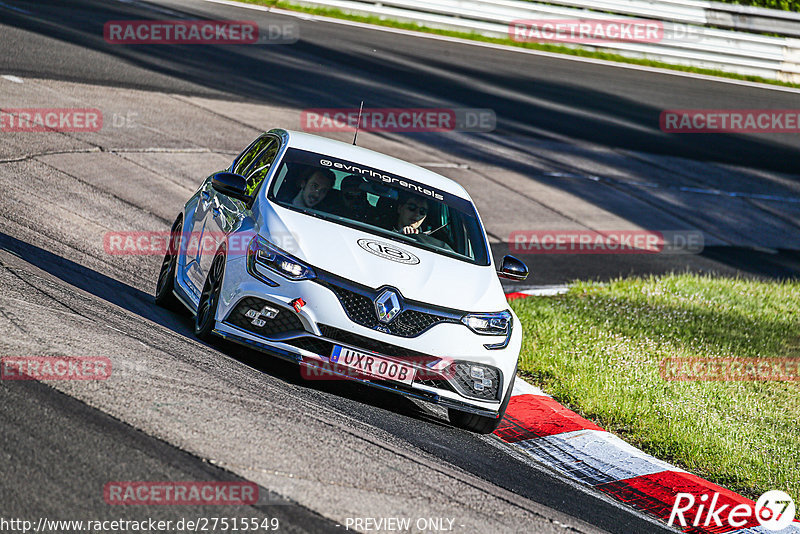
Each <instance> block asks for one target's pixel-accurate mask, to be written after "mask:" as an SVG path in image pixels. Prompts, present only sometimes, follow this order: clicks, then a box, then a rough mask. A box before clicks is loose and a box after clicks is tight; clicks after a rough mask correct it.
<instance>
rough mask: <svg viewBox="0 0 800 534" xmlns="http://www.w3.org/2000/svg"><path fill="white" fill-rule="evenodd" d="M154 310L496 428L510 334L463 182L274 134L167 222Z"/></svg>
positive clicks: (512, 323) (513, 360)
mask: <svg viewBox="0 0 800 534" xmlns="http://www.w3.org/2000/svg"><path fill="white" fill-rule="evenodd" d="M172 235H173V236H174V239H173V240H171V244H170V247H169V251H168V252H167V254H166V257H165V258H164V261H163V263H162V267H161V272H160V275H159V279H158V286H157V288H156V295H155V300H156V302H157V303H158V304H160V305H163V306H174V305H176V304H177V303H181V304H183V305H184V306H186V307H187V308H188V309H189V310H190V311H191V312H192V313H193V314H194V316H195V333H196V335H197V336H198V337H199V338H201V339H209V338H210V337H211V336H214V335H217V336H221V337H223V338H226V339H230V340H233V341H235V342H238V343H242V344H245V345H249V346H251V347H254V348H256V349H258V350H261V351H264V352H266V353H269V354H272V355H277V356H280V357H283V358H286V359H289V360H291V361H294V362H296V363H298V364H300V365H301V366H303V370H304V372H306V374H308V373H311V374H314V373H316V374H314V376H327V377H330V378H343V379H350V380H357V381H360V382H362V383H364V384H367V385H370V386H373V387H379V388H383V389H387V390H391V391H394V392H397V393H400V394H402V395H406V396H409V397H413V398H416V399H422V400H424V401H429V402H433V403H437V404H440V405H442V406H445V407H446V408H447V409H448V416H449V419H450V421H451V423H453V424H454V425H456V426H459V427H462V428H466V429H469V430H472V431H475V432H481V433H488V432H492V431H493V430H495V429H496V428H497V426H498V424H499V422H500V419H501V418H502V416H503V414H504V412H505V409H506V406H507V404H508V401H509V398H510V396H511V390H512V387H513V383H514V376H515V373H516V366H517V358H518V356H519V351H520V345H521V338H522V333H521V328H520V327H519V322H518V319H517V317H516V316H515V315H514V312H513V311H512V310H511V309H510V308H509V307H508V304H507V302H506V299H505V295H504V293H503V289H502V287H501V285H500V281H499V279H498V276H500V277H505V278H509V279H515V280H524V279H525V277H526V276H527V268H526V267H525V265H524V264H523V263H522V262H520V261H519V260H517V259H516V258H513V257H511V256H506V257H505V258H504V259H503V261H502V265H500V266H499V268H496V267H495V265H494V261H493V259H492V256H491V254H490V250H489V244H488V240H487V238H486V233H485V231H484V229H483V225H482V223H481V219H480V217H479V216H478V213H477V211H476V209H475V206H474V205H473V203H472V200H471V199H470V197H469V195H468V194H467V192H466V191H465V190H464V188H463V187H461V186H460V185H459V184H457V183H455V182H454V181H452V180H449V179H447V178H445V177H443V176H440V175H438V174H436V173H434V172H431V171H428V170H426V169H423V168H421V167H417V166H416V165H412V164H410V163H406V162H404V161H400V160H398V159H395V158H392V157H389V156H386V155H383V154H379V153H376V152H373V151H371V150H367V149H364V148H361V147H357V146H354V145H349V144H345V143H340V142H338V141H333V140H330V139H326V138H322V137H318V136H314V135H310V134H305V133H299V132H293V131H287V130H280V129H275V130H271V131H269V132H267V133H265V134H263V135H261V136H260V137H258V139H256V140H255V141H254V142H253V143H252V144H251V145H250V146H249V147H248V148H247V149H246V150H244V152H242V153H241V154H240V155H239V156H238V157H237V158H236V159H235V160H234V161H233V163H232V164H231V166H230V168H229V169H227V170H226V171H224V172H218V173H216V174H213V175H212V176H210V177H208V178H207V179H206V180H205V181H204V182H203V183H202V184H201V185H200V188H199V189H198V190H197V192H196V193H195V194H194V195H192V197H191V198H190V199H189V201H188V202H187V203H186V205H185V206H184V208H183V209H182V210H181V212H180V213H179V214H178V216H177V218H176V220H175V223H174V225H173V227H172Z"/></svg>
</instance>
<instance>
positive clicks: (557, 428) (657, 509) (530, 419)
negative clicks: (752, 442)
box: [495, 290, 800, 534]
mask: <svg viewBox="0 0 800 534" xmlns="http://www.w3.org/2000/svg"><path fill="white" fill-rule="evenodd" d="M527 291H532V292H531V293H528V292H527ZM527 291H526V292H519V293H510V294H509V295H507V296H508V298H509V299H513V298H521V297H522V296H529V295H531V294H537V295H543V294H551V295H552V294H560V293H563V292H564V291H560V290H559V292H555V293H554V292H550V293H547V292H545V291H541V290H540V292H538V293H534V292H533V291H536V290H527ZM551 291H553V290H551ZM495 435H496V436H497V437H498V438H500V439H501V440H502V441H504V442H506V443H507V444H508V445H510V446H512V447H514V448H515V449H516V450H517V451H518V452H521V453H523V454H525V455H527V456H529V457H531V458H533V459H534V460H536V461H537V462H540V463H543V464H545V465H547V466H549V467H551V468H553V469H554V470H556V471H557V472H559V473H561V474H562V475H564V476H566V477H567V478H571V479H573V480H576V481H578V482H580V483H583V484H586V485H588V486H591V487H593V488H595V489H597V490H599V491H602V492H603V493H605V494H607V495H609V496H611V497H613V498H614V499H616V500H618V501H621V502H623V503H624V504H626V505H628V506H631V507H633V508H635V509H637V510H640V511H642V512H644V513H645V514H648V515H650V516H654V517H656V518H658V519H660V520H661V521H663V522H664V523H667V522H668V521H669V517H670V514H671V512H672V508H673V505H674V504H675V501H676V499H677V497H678V494H679V493H688V494H691V495H693V496H694V498H695V499H694V502H695V504H694V506H692V507H691V508H689V509H688V510H687V511H685V512H684V517H685V518H686V519H687V525H688V526H686V527H681V526H680V525H679V524H677V522H676V524H675V526H676V528H678V529H679V530H681V529H682V530H683V531H684V532H689V533H692V534H706V533H708V534H711V533H714V534H721V533H731V534H800V522H797V520H796V521H795V523H793V524H792V525H790V526H789V527H786V528H784V529H783V530H777V531H776V530H768V529H766V528H764V527H762V526H761V525H760V524H759V523H758V521H757V520H756V519H755V518H754V517H752V516H750V517H747V518H744V519H745V520H746V522H745V524H744V525H743V526H741V527H738V528H737V527H732V526H729V525H726V524H725V522H724V521H723V526H719V525H717V524H716V522H715V521H714V520H713V518H711V519H709V518H708V513H707V512H708V509H709V504H710V503H711V499H712V498H713V495H714V494H718V495H719V497H718V498H717V501H716V509H720V507H722V506H725V505H727V508H726V511H727V512H730V510H732V509H733V507H734V506H736V505H739V504H745V505H748V506H750V507H751V508H750V509H751V510H752V509H755V502H753V501H752V500H750V499H747V498H745V497H743V496H741V495H739V494H737V493H734V492H732V491H730V490H728V489H725V488H723V487H721V486H718V485H716V484H713V483H711V482H709V481H707V480H703V479H702V478H700V477H698V476H696V475H693V474H691V473H689V472H687V471H684V470H683V469H680V468H678V467H675V466H673V465H671V464H669V463H667V462H664V461H662V460H659V459H658V458H655V457H653V456H650V455H649V454H645V453H644V452H642V451H640V450H639V449H637V448H636V447H633V446H632V445H629V444H628V443H626V442H624V441H623V440H622V439H620V438H618V437H617V436H615V435H613V434H611V433H609V432H607V431H605V430H603V429H602V428H600V427H599V426H597V425H596V424H594V423H592V422H591V421H588V420H587V419H584V418H583V417H581V416H580V415H578V414H577V413H575V412H573V411H571V410H569V409H567V408H565V407H564V406H562V405H561V404H559V403H558V402H557V401H556V400H555V399H553V398H552V397H550V396H549V395H547V394H546V393H544V392H543V391H542V390H540V389H539V388H537V387H535V386H532V385H530V384H528V383H527V382H525V381H523V380H521V379H519V378H517V380H516V383H515V384H514V390H513V392H512V397H511V400H510V402H509V404H508V409H507V410H506V415H505V417H504V418H503V421H502V422H501V423H500V426H499V427H498V429H497V430H496V431H495ZM703 495H707V496H708V497H707V498H706V499H705V500H702V499H701V496H703ZM727 512H726V513H727ZM726 513H723V514H722V517H723V518H724V517H726ZM697 517H699V518H700V520H699V521H697V523H698V525H697V526H694V525H693V523H694V522H695V518H697ZM707 519H708V521H707Z"/></svg>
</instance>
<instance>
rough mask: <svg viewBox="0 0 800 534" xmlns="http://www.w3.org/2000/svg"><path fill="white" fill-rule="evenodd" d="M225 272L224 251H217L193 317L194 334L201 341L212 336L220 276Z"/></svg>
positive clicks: (220, 286)
mask: <svg viewBox="0 0 800 534" xmlns="http://www.w3.org/2000/svg"><path fill="white" fill-rule="evenodd" d="M224 273H225V253H224V252H222V251H220V252H217V254H216V256H215V257H214V262H213V263H212V264H211V269H209V271H208V276H207V277H206V283H205V285H204V286H203V292H202V293H201V294H200V302H199V304H198V305H197V314H196V315H195V318H194V335H195V336H197V337H198V338H199V339H202V340H203V341H210V340H211V338H212V337H213V336H214V334H213V332H214V324H215V323H216V319H215V318H216V315H217V305H218V304H219V294H220V291H221V290H222V276H223V274H224Z"/></svg>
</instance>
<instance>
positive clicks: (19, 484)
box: [0, 0, 800, 533]
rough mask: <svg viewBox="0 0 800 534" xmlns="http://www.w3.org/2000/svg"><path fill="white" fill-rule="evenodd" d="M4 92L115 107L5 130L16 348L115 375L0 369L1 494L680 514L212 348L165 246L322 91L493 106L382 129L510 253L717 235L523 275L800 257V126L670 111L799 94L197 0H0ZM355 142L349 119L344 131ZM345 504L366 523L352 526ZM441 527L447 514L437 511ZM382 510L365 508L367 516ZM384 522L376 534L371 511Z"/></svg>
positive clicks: (600, 525)
mask: <svg viewBox="0 0 800 534" xmlns="http://www.w3.org/2000/svg"><path fill="white" fill-rule="evenodd" d="M182 18H185V19H195V18H210V19H229V20H254V21H256V22H257V23H258V24H259V25H260V26H267V25H269V24H274V23H278V22H286V21H288V22H292V23H296V24H297V25H298V28H299V36H300V39H299V40H298V41H297V42H296V43H295V44H286V45H262V44H257V45H217V46H208V45H180V46H179V45H174V46H166V45H137V46H127V45H112V44H109V43H107V42H106V41H104V39H103V26H104V24H105V23H106V22H107V21H110V20H145V19H182ZM0 50H2V53H0V76H2V77H0V109H3V110H5V109H13V108H73V107H80V108H94V109H99V110H101V111H102V113H103V116H104V119H105V120H104V126H103V128H102V130H100V131H98V132H83V133H75V132H52V131H50V132H39V133H34V132H8V131H1V132H0V139H2V142H1V143H0V187H2V190H3V200H2V202H1V203H0V267H2V268H1V269H0V288H1V289H2V290H1V291H0V332H2V337H1V338H0V354H2V355H3V356H19V355H28V356H44V355H73V356H105V357H108V358H109V359H110V360H111V361H112V362H113V365H114V373H113V374H112V376H111V378H109V379H108V380H105V381H87V382H74V381H62V382H50V383H40V382H35V381H6V380H3V381H0V397H2V405H3V408H2V409H0V435H1V436H2V447H0V453H1V454H2V462H1V463H0V516H2V517H3V518H6V519H8V518H22V519H27V520H31V521H34V522H36V521H38V520H39V519H40V518H42V517H46V518H48V519H67V520H69V519H74V520H80V519H83V520H103V519H109V520H110V519H119V518H122V519H137V520H141V519H146V518H156V519H161V520H172V521H178V520H180V519H182V518H184V519H185V518H195V519H196V518H198V517H212V516H221V515H225V516H228V517H234V516H236V517H254V518H259V519H263V518H268V519H269V518H277V519H278V520H279V522H280V531H287V532H336V531H346V529H347V528H348V525H352V519H353V518H362V519H363V518H380V517H410V518H413V519H415V520H416V519H418V518H442V519H452V531H454V532H537V533H538V532H542V533H549V532H615V533H631V532H641V533H648V532H666V531H669V529H667V528H666V527H664V526H661V525H659V524H657V523H655V522H653V521H652V520H650V519H648V518H646V517H643V516H641V515H639V514H638V513H636V512H634V511H632V510H629V509H627V508H625V507H623V506H621V505H619V504H617V503H615V502H612V501H610V500H609V499H607V498H605V497H602V496H600V495H599V494H597V493H595V492H592V491H590V490H588V489H585V488H582V487H579V486H578V485H576V484H574V483H572V482H570V481H567V480H565V479H563V478H562V477H560V476H558V475H557V474H556V473H554V472H552V471H551V470H550V469H548V468H547V467H545V466H543V465H539V464H537V463H535V462H533V461H531V460H528V459H526V458H522V457H519V456H517V455H515V454H512V453H510V452H509V451H508V450H507V449H506V448H505V447H504V446H503V444H502V443H501V442H500V441H499V440H497V439H496V438H494V437H492V436H477V435H474V434H470V433H467V432H464V431H461V430H458V429H455V428H453V427H451V426H450V425H449V424H448V423H447V418H446V414H445V412H444V410H442V409H440V408H437V407H433V406H430V405H424V404H421V403H416V402H413V401H411V400H407V399H403V398H400V397H397V396H394V395H390V394H387V393H382V392H379V391H373V390H369V389H365V388H363V387H361V386H358V385H355V384H348V383H331V382H307V381H303V380H302V379H301V378H300V377H299V373H298V371H297V370H296V369H295V368H294V367H293V366H292V365H290V364H287V363H284V362H282V361H279V360H277V359H274V358H270V357H267V356H264V355H262V354H260V353H256V352H254V351H250V350H247V349H243V348H241V347H238V346H233V345H229V344H227V343H224V342H219V343H215V344H213V345H208V344H204V343H201V342H198V341H197V340H196V339H195V338H194V337H193V335H192V319H191V318H190V317H189V316H188V315H181V314H175V313H170V312H168V311H165V310H163V309H160V308H158V307H156V306H155V305H154V304H153V302H152V293H153V289H154V287H155V282H156V278H157V274H158V269H159V266H160V262H161V257H160V256H155V255H117V254H109V253H108V252H107V250H106V249H105V248H104V243H103V237H104V235H105V234H106V233H107V232H111V231H127V230H144V231H148V230H152V231H160V230H167V229H168V228H169V225H170V224H171V222H172V221H173V219H174V217H175V215H176V214H177V212H178V210H179V209H180V208H181V206H182V204H183V202H185V200H186V199H187V198H188V197H189V196H190V195H191V194H192V193H193V192H194V190H195V189H196V188H197V185H198V184H199V183H200V181H201V180H202V179H204V178H205V177H206V176H208V175H209V174H211V173H212V172H214V171H217V170H221V169H223V168H225V167H227V166H228V165H229V164H230V161H231V159H232V158H233V157H235V155H236V154H238V153H239V151H241V150H242V149H243V148H244V147H245V146H246V145H247V144H248V143H249V142H250V141H251V140H252V139H254V138H255V136H256V135H258V133H259V132H261V131H264V130H267V129H270V128H272V127H285V128H290V129H299V128H300V117H301V110H303V109H308V108H337V107H345V108H353V107H357V106H358V103H359V102H360V101H361V100H364V101H365V106H368V107H371V108H378V107H391V108H402V107H411V108H423V107H438V108H441V107H451V108H481V109H491V110H493V112H494V114H495V115H496V120H497V126H496V129H495V130H494V131H492V132H483V133H471V132H430V133H415V134H399V133H393V134H390V133H380V132H362V133H360V134H359V145H361V146H365V147H368V148H373V149H375V150H378V151H381V152H385V153H388V154H391V155H394V156H397V157H400V158H402V159H406V160H408V161H411V162H413V163H416V164H418V165H422V166H425V167H428V168H431V169H433V170H436V171H437V172H440V173H442V174H444V175H445V176H448V177H450V178H453V179H455V180H458V181H459V182H460V183H462V184H463V185H464V186H465V187H466V188H467V190H468V191H469V192H470V194H471V195H472V197H473V198H474V199H475V201H476V204H477V206H478V209H479V211H480V213H481V215H482V217H483V220H484V223H485V225H486V227H487V230H488V233H489V236H490V239H491V241H492V246H493V253H494V254H495V256H501V255H502V254H504V253H506V252H508V251H509V250H511V249H513V248H514V244H513V243H509V237H510V236H511V234H512V232H515V231H525V230H535V229H539V230H541V229H544V230H587V229H588V230H601V231H602V230H627V229H632V230H637V229H648V230H656V231H669V232H700V233H702V235H703V239H704V242H703V250H702V252H700V253H691V252H687V251H677V252H676V253H673V254H655V255H636V254H628V255H587V254H558V255H546V254H544V255H543V254H526V253H525V252H524V251H519V250H512V253H515V254H518V255H520V257H521V258H522V259H524V260H525V261H526V263H527V264H528V265H529V267H530V268H531V270H532V275H531V277H530V279H529V281H528V283H527V285H522V286H511V285H509V286H508V289H509V290H517V289H520V288H524V287H527V286H535V285H548V284H562V283H567V282H569V281H571V280H573V279H601V280H603V279H609V278H612V277H615V276H620V275H622V276H625V275H630V274H648V273H664V272H669V271H673V270H677V271H683V270H691V271H693V272H717V273H721V274H731V275H732V274H739V275H742V276H753V277H761V278H780V277H794V276H797V274H798V272H800V253H798V250H800V181H798V178H799V176H798V174H797V172H798V171H797V169H798V166H797V161H798V156H800V137H798V136H797V135H789V134H747V135H744V134H737V135H734V134H725V135H722V134H713V135H712V134H695V135H676V134H665V133H663V132H661V131H660V130H659V127H658V117H659V114H660V112H661V111H662V110H664V109H682V108H717V109H719V108H744V109H752V108H775V109H790V108H793V107H796V103H797V101H798V93H797V92H796V91H792V90H774V89H770V88H762V87H758V86H755V85H752V84H740V83H727V82H721V81H714V80H706V79H702V78H698V77H690V76H678V75H674V74H668V73H659V72H651V71H648V70H643V69H632V68H620V67H617V66H609V65H604V64H600V63H593V62H583V61H572V60H569V59H564V58H554V57H548V56H546V55H536V54H525V53H520V52H515V51H505V50H500V49H494V48H488V47H481V46H475V45H469V44H463V43H458V42H449V41H445V40H439V39H431V38H422V37H419V36H413V35H406V34H404V33H398V32H388V31H380V30H375V29H369V28H363V27H360V26H358V25H352V24H337V23H332V22H328V21H324V20H320V19H318V18H313V17H306V16H303V17H295V16H290V15H286V14H279V13H268V12H263V11H256V10H248V9H245V8H242V7H236V6H230V5H224V4H217V3H209V2H204V1H199V0H198V1H177V0H163V1H156V2H143V1H136V0H129V1H110V0H108V1H106V0H98V1H94V2H89V1H81V0H72V1H8V0H6V1H3V2H0ZM326 135H331V136H333V137H335V138H338V139H342V140H347V139H349V138H350V135H351V134H348V133H334V134H326ZM126 480H128V481H129V480H175V481H181V480H224V481H243V480H246V481H252V482H254V483H256V484H257V485H258V486H259V488H260V490H259V496H260V497H259V501H258V502H257V503H255V504H252V505H249V506H239V507H219V506H217V507H202V506H200V507H198V506H183V507H181V506H161V507H159V506H113V505H109V504H107V503H106V502H105V500H104V497H103V488H104V486H105V485H106V484H107V483H108V482H109V481H126ZM348 519H349V520H351V523H348V522H347V521H348ZM443 524H450V523H447V522H444V523H443ZM362 525H363V523H362ZM357 530H361V531H364V530H366V529H365V528H363V526H362V528H361V529H357Z"/></svg>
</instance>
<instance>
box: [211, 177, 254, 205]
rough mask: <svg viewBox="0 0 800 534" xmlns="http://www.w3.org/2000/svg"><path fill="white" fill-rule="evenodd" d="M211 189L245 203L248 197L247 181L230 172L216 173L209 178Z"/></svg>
mask: <svg viewBox="0 0 800 534" xmlns="http://www.w3.org/2000/svg"><path fill="white" fill-rule="evenodd" d="M211 187H213V188H214V189H216V190H217V191H218V192H219V193H221V194H223V195H226V196H229V197H231V198H235V199H237V200H241V201H244V202H247V201H249V200H250V196H249V195H248V194H247V180H245V179H244V176H239V175H238V174H234V173H232V172H218V173H217V174H215V175H214V176H212V177H211Z"/></svg>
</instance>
